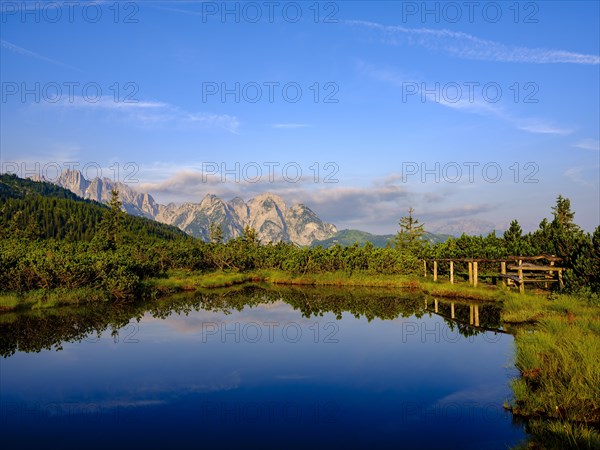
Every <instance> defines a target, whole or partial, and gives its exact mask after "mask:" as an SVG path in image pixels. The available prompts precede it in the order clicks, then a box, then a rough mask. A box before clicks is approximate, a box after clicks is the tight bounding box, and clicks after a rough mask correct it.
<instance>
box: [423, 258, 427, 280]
mask: <svg viewBox="0 0 600 450" xmlns="http://www.w3.org/2000/svg"><path fill="white" fill-rule="evenodd" d="M423 278H427V260H426V259H424V260H423Z"/></svg>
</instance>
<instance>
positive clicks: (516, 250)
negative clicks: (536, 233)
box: [503, 220, 523, 256]
mask: <svg viewBox="0 0 600 450" xmlns="http://www.w3.org/2000/svg"><path fill="white" fill-rule="evenodd" d="M522 236H523V230H522V229H521V225H519V222H517V221H516V220H513V221H512V222H511V223H510V227H509V228H508V230H506V231H505V232H504V235H503V237H504V243H505V245H506V251H507V252H508V253H509V255H512V256H518V255H520V253H521V252H522V248H521V247H522V246H521V237H522Z"/></svg>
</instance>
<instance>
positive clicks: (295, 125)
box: [271, 123, 310, 130]
mask: <svg viewBox="0 0 600 450" xmlns="http://www.w3.org/2000/svg"><path fill="white" fill-rule="evenodd" d="M271 127H273V128H280V129H288V130H293V129H297V128H308V127H310V125H309V124H307V123H274V124H273V125H271Z"/></svg>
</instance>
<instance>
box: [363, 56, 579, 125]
mask: <svg viewBox="0 0 600 450" xmlns="http://www.w3.org/2000/svg"><path fill="white" fill-rule="evenodd" d="M361 69H363V70H364V71H365V73H367V75H368V76H370V77H372V78H373V79H376V80H379V81H383V82H387V83H390V84H392V85H394V86H396V87H399V88H400V89H407V88H408V87H410V88H411V91H410V92H411V96H410V97H407V99H408V100H407V101H409V100H412V99H416V100H415V101H421V102H429V103H434V104H437V105H441V106H444V107H446V108H450V109H454V110H457V111H462V112H466V113H471V114H478V115H484V116H494V117H497V118H498V119H501V120H503V121H505V122H508V123H510V124H512V125H513V126H514V127H516V128H517V129H519V130H522V131H527V132H529V133H536V134H557V135H561V136H564V135H568V134H571V133H572V132H573V130H572V129H571V128H566V127H562V126H558V125H556V124H553V123H551V122H549V121H547V120H545V119H540V118H532V117H529V118H522V117H517V116H515V115H513V114H511V113H510V112H508V111H507V110H506V108H505V107H504V106H503V105H501V104H500V103H492V102H488V101H485V100H483V99H480V98H470V97H469V95H467V94H464V93H463V95H461V96H460V97H459V98H458V99H457V100H456V101H449V100H448V99H446V98H444V96H443V95H439V92H434V91H435V90H432V92H427V91H422V86H431V85H432V83H429V84H428V83H422V82H414V81H411V80H408V79H406V77H404V76H402V75H400V74H397V73H395V72H394V71H393V70H390V69H380V68H376V67H373V66H369V65H366V64H362V66H361ZM402 95H403V97H404V96H405V92H403V93H402ZM403 101H404V100H403Z"/></svg>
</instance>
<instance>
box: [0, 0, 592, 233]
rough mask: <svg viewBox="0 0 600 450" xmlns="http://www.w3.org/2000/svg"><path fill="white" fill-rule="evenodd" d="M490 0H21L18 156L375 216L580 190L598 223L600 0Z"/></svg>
mask: <svg viewBox="0 0 600 450" xmlns="http://www.w3.org/2000/svg"><path fill="white" fill-rule="evenodd" d="M471 8H472V9H470V6H469V3H464V2H430V3H426V4H424V3H422V2H368V3H367V2H365V3H363V2H320V3H315V2H279V3H278V4H269V3H265V2H229V3H227V4H224V3H222V2H204V3H202V2H192V1H185V2H177V1H170V2H163V1H158V2H150V1H143V2H114V1H104V2H95V3H90V2H72V3H69V2H10V1H2V17H1V22H0V25H1V32H0V38H1V46H0V51H1V67H0V75H1V79H2V98H1V104H0V106H1V114H2V117H1V119H2V120H1V125H0V132H1V136H0V144H1V154H0V160H1V161H0V162H1V163H2V170H3V171H5V172H7V171H8V172H17V173H19V174H21V175H24V174H26V173H25V172H26V170H27V171H29V172H33V173H41V174H42V175H46V176H47V177H48V178H52V177H53V176H55V174H56V170H57V168H61V169H62V168H65V167H67V166H69V165H70V166H71V167H75V166H74V165H73V164H78V166H76V167H78V168H84V167H85V168H86V169H87V175H88V176H92V177H93V176H95V174H96V173H101V174H102V176H105V177H109V178H112V179H119V180H121V181H126V182H128V183H129V184H130V185H131V186H132V187H134V188H136V189H139V190H142V191H147V192H150V193H151V194H152V195H153V196H154V197H155V198H156V200H157V201H159V202H161V203H167V202H171V201H174V202H183V201H200V200H201V198H202V197H203V196H204V195H205V194H207V193H209V192H210V193H215V194H217V195H219V196H223V197H224V198H226V199H229V198H232V197H234V196H241V197H242V198H244V199H246V200H247V199H249V198H251V197H252V196H254V195H256V194H259V193H262V192H267V191H269V192H274V193H277V194H280V195H282V196H283V197H284V199H285V200H286V201H289V202H302V203H305V204H306V205H308V206H309V207H311V208H312V209H313V210H314V211H315V212H317V214H319V215H320V216H321V217H322V218H323V219H325V220H327V221H330V222H332V223H335V224H336V225H337V226H338V228H359V229H363V230H367V231H371V232H374V233H391V232H394V231H395V230H396V229H397V223H398V220H399V218H400V217H401V216H402V215H405V214H406V210H407V209H408V208H409V207H410V206H412V207H413V208H415V211H416V216H417V217H419V218H420V219H421V221H422V222H424V223H425V224H426V228H428V229H432V230H438V231H443V230H444V229H448V228H449V227H450V226H451V225H453V224H454V225H456V226H463V225H464V226H469V227H472V228H473V229H477V228H478V227H479V228H482V229H483V228H486V227H492V228H497V229H502V228H504V227H506V226H507V224H508V223H509V222H510V220H512V219H514V218H516V219H518V220H519V222H520V223H521V224H522V226H523V227H524V228H525V229H526V230H532V229H535V228H536V227H537V224H538V223H539V221H540V220H541V219H542V218H543V217H548V216H549V215H550V208H551V206H552V205H553V204H554V201H555V198H556V196H557V195H558V194H562V195H563V196H566V197H569V198H570V199H571V202H572V207H573V209H574V211H575V213H576V216H575V218H576V221H577V222H578V223H579V224H580V225H582V226H583V227H584V228H585V229H587V230H589V231H591V230H593V228H594V227H596V226H597V225H598V224H599V223H600V205H599V204H600V193H599V190H600V187H599V173H600V143H599V140H600V136H599V134H600V131H599V123H600V93H599V86H600V56H599V55H600V49H599V47H600V9H599V3H598V2H554V1H553V2H520V3H514V2H480V3H479V4H477V5H473V6H472V7H471ZM225 9H227V10H228V11H230V12H229V13H228V14H225V13H226V12H227V11H225ZM259 16H260V17H259ZM259 89H260V91H259ZM224 90H225V91H227V92H228V93H227V92H225V93H224V92H223V91H224ZM37 163H39V166H37V165H36V164H37ZM128 163H129V164H130V165H127V164H128ZM23 164H24V165H25V166H23ZM98 168H100V170H98ZM117 168H118V169H119V170H118V171H117ZM216 168H219V171H217V170H215V169H216ZM223 168H224V169H225V170H226V171H227V172H226V173H224V174H223V173H219V172H220V169H223ZM24 169H26V170H24ZM258 169H260V172H259V171H258Z"/></svg>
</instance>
